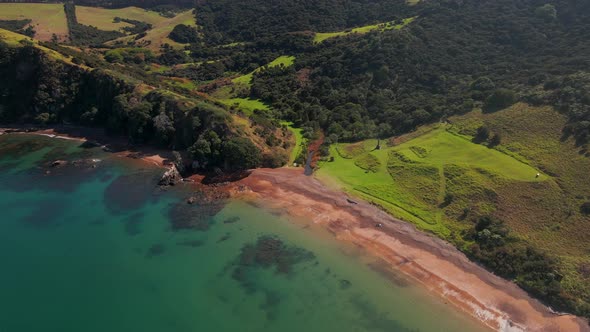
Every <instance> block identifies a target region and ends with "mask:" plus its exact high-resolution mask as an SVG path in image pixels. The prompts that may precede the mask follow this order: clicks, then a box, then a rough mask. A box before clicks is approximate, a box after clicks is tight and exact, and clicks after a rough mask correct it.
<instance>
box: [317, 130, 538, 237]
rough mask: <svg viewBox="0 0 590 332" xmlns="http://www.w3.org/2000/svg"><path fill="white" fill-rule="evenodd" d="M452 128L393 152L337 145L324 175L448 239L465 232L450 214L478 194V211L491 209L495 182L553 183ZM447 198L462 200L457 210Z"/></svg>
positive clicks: (412, 139)
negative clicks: (447, 203) (489, 190)
mask: <svg viewBox="0 0 590 332" xmlns="http://www.w3.org/2000/svg"><path fill="white" fill-rule="evenodd" d="M448 129H450V126H449V125H443V124H441V125H437V126H433V127H431V128H429V130H426V131H425V132H422V133H420V134H419V135H415V136H416V137H410V138H409V139H408V140H407V141H405V142H403V143H401V144H399V145H396V146H393V147H385V146H384V145H385V144H384V142H381V146H382V148H381V149H380V150H374V148H375V147H376V145H377V141H376V140H367V141H364V142H360V143H355V144H340V145H338V146H333V147H332V148H331V150H332V155H333V156H334V161H333V162H326V163H323V164H322V165H321V168H320V170H319V171H318V175H319V176H320V177H321V176H330V177H334V178H336V179H337V181H338V182H340V183H341V185H343V186H344V188H345V189H346V190H348V191H351V192H352V193H354V194H357V195H360V196H362V197H364V198H367V199H369V200H372V201H375V202H376V203H378V204H379V205H381V206H383V207H384V208H385V209H387V210H388V211H389V212H391V213H392V214H393V215H395V216H397V217H400V218H403V219H406V220H408V221H411V222H414V223H415V224H416V225H417V226H418V227H420V228H422V229H425V230H429V231H432V232H434V233H437V234H439V235H441V236H443V237H449V236H450V235H451V233H452V231H456V230H460V229H461V227H460V226H459V225H458V224H457V223H456V222H454V221H452V220H451V218H449V217H448V216H447V214H450V215H451V216H453V215H454V214H457V213H459V212H460V211H462V210H463V208H465V207H466V205H467V204H469V202H470V199H472V198H473V197H472V196H473V195H478V196H482V198H484V199H483V200H482V202H477V203H476V204H478V206H476V207H475V209H477V210H480V211H482V212H483V211H485V210H487V209H489V207H488V206H486V204H485V198H487V196H486V195H487V193H486V188H487V187H489V186H490V185H491V183H494V182H498V183H504V182H506V181H518V182H542V181H543V180H546V179H547V177H546V176H542V177H540V178H535V175H536V173H537V172H538V170H536V169H535V168H533V167H532V166H530V165H528V164H526V163H523V162H522V161H520V160H518V159H516V158H514V157H512V156H509V155H507V154H505V153H502V152H500V151H497V150H494V149H489V148H487V147H485V146H482V145H479V144H474V143H472V142H471V141H470V140H469V138H468V137H464V136H461V135H458V134H456V133H452V132H450V131H449V130H448ZM521 159H523V158H521ZM451 171H452V172H454V173H457V172H458V173H459V174H458V175H459V176H456V177H455V179H454V181H455V183H447V182H449V179H448V178H447V177H449V176H451V175H453V174H454V173H453V174H451V173H449V172H451ZM454 175H457V174H454ZM459 181H460V182H459ZM457 184H458V185H457ZM460 188H468V190H463V189H460ZM462 191H466V192H462ZM447 194H452V195H455V196H457V198H456V200H455V202H454V206H446V207H442V204H443V202H444V200H445V197H446V196H447ZM451 205H452V204H451ZM447 210H449V211H447ZM447 212H448V213H447Z"/></svg>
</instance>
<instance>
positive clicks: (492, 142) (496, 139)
mask: <svg viewBox="0 0 590 332" xmlns="http://www.w3.org/2000/svg"><path fill="white" fill-rule="evenodd" d="M501 142H502V138H501V137H500V134H497V133H496V134H494V135H493V136H492V138H491V139H490V143H489V146H490V147H494V146H498V145H500V143H501Z"/></svg>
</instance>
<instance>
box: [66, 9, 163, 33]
mask: <svg viewBox="0 0 590 332" xmlns="http://www.w3.org/2000/svg"><path fill="white" fill-rule="evenodd" d="M76 17H77V18H78V23H80V24H84V25H91V26H94V27H97V28H98V29H100V30H107V31H108V30H119V29H121V28H123V27H129V26H131V24H129V23H125V22H118V23H115V22H114V19H115V17H120V18H126V19H130V20H136V21H141V22H145V23H149V24H152V25H154V26H155V25H157V24H159V23H162V22H164V21H166V20H168V19H167V18H165V17H163V16H161V15H160V14H159V13H157V12H154V11H150V10H145V9H142V8H138V7H127V8H120V9H106V8H99V7H86V6H76Z"/></svg>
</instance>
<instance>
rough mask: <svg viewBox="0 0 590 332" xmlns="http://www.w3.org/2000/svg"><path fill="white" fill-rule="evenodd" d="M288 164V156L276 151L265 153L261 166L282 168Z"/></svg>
mask: <svg viewBox="0 0 590 332" xmlns="http://www.w3.org/2000/svg"><path fill="white" fill-rule="evenodd" d="M287 162H289V156H288V155H286V154H285V153H281V152H278V151H275V152H271V153H265V154H264V155H263V156H262V166H263V167H269V168H278V167H283V166H285V165H286V164H287Z"/></svg>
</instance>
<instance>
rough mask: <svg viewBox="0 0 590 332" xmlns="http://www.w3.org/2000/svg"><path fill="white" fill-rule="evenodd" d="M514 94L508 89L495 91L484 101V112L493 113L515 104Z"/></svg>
mask: <svg viewBox="0 0 590 332" xmlns="http://www.w3.org/2000/svg"><path fill="white" fill-rule="evenodd" d="M517 100H518V98H517V97H516V93H515V92H514V91H512V90H508V89H497V90H496V91H494V93H492V94H491V95H490V96H489V97H488V98H487V99H486V101H485V104H484V111H485V112H495V111H498V110H501V109H504V108H506V107H508V106H511V105H512V104H514V103H516V101H517Z"/></svg>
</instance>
